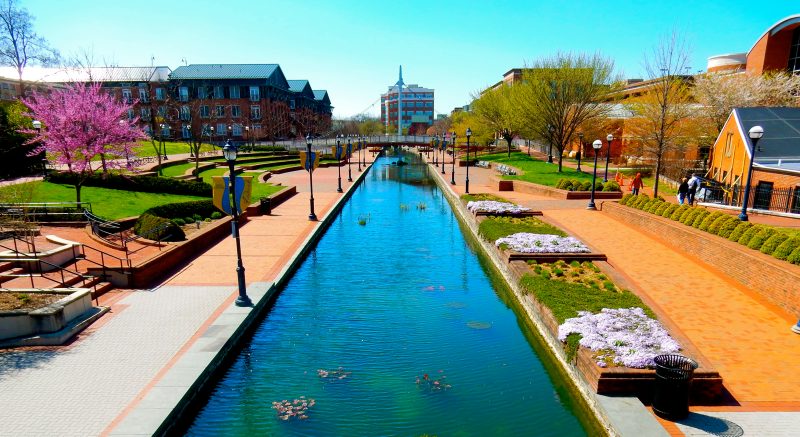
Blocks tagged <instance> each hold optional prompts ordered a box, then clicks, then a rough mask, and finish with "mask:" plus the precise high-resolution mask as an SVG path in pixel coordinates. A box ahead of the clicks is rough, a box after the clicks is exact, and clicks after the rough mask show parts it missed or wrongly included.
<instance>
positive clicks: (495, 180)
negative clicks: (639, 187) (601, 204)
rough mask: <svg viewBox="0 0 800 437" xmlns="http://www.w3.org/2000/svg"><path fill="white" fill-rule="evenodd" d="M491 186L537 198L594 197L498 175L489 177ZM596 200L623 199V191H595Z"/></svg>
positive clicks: (587, 192) (580, 192)
mask: <svg viewBox="0 0 800 437" xmlns="http://www.w3.org/2000/svg"><path fill="white" fill-rule="evenodd" d="M489 182H490V183H491V184H497V190H498V191H516V192H519V193H528V194H535V195H537V196H546V197H552V198H554V199H568V200H574V199H589V198H591V196H592V192H591V191H567V190H560V189H558V188H554V187H548V186H546V185H540V184H534V183H532V182H525V181H520V180H516V179H500V178H499V177H498V175H491V176H489ZM594 198H595V200H614V199H621V198H622V192H621V191H595V192H594Z"/></svg>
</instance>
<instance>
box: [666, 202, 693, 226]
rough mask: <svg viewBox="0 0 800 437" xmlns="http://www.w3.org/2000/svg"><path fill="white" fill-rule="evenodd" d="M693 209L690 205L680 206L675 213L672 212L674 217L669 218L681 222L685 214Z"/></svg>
mask: <svg viewBox="0 0 800 437" xmlns="http://www.w3.org/2000/svg"><path fill="white" fill-rule="evenodd" d="M690 208H691V207H690V206H689V205H678V207H677V208H676V209H675V211H673V212H672V215H671V216H669V218H670V219H672V220H675V221H676V222H679V221H681V218H682V217H683V215H684V214H686V213H688V212H689V209H690Z"/></svg>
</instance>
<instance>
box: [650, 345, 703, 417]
mask: <svg viewBox="0 0 800 437" xmlns="http://www.w3.org/2000/svg"><path fill="white" fill-rule="evenodd" d="M653 360H654V361H655V363H656V380H655V385H654V387H653V411H655V413H656V414H658V415H659V416H661V417H663V418H665V419H669V420H680V419H685V418H686V416H688V415H689V386H690V385H691V383H692V374H693V373H694V370H695V369H697V362H695V361H694V360H692V359H691V358H686V357H684V356H682V355H659V356H657V357H655V358H654V359H653Z"/></svg>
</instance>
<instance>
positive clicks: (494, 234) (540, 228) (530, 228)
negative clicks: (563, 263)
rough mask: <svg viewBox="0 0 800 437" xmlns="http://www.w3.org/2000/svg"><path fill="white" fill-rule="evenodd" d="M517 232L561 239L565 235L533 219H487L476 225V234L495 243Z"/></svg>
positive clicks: (553, 227) (559, 230)
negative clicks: (554, 236)
mask: <svg viewBox="0 0 800 437" xmlns="http://www.w3.org/2000/svg"><path fill="white" fill-rule="evenodd" d="M518 232H528V233H531V234H552V235H560V236H562V237H564V236H566V235H567V234H565V233H564V231H562V230H561V229H558V228H556V227H555V226H551V225H549V224H547V223H545V222H543V221H541V220H539V219H537V218H535V217H519V218H517V217H489V218H487V219H485V220H483V221H481V224H480V225H478V233H479V234H480V235H481V236H482V237H483V238H485V239H487V240H489V241H495V240H497V239H498V238H502V237H505V236H508V235H511V234H516V233H518Z"/></svg>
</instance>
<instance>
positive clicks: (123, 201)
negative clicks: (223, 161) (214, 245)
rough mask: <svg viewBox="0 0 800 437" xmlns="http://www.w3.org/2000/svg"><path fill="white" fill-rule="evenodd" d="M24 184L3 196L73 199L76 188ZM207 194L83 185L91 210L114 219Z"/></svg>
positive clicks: (35, 199)
mask: <svg viewBox="0 0 800 437" xmlns="http://www.w3.org/2000/svg"><path fill="white" fill-rule="evenodd" d="M20 185H22V186H13V185H11V186H6V187H2V188H0V196H10V195H11V193H13V192H15V191H16V192H19V191H25V192H27V190H31V191H30V193H31V197H30V200H26V201H28V202H74V201H75V187H73V186H72V185H62V184H54V183H50V182H41V181H39V182H28V183H26V184H20ZM203 199H207V198H206V197H198V196H182V195H176V194H158V193H144V192H138V191H124V190H111V189H108V188H99V187H83V188H81V201H82V202H91V203H92V212H94V214H96V215H99V216H100V217H103V218H106V219H110V220H115V219H119V218H122V217H131V216H135V215H139V214H141V213H142V212H143V211H144V210H146V209H148V208H152V207H154V206H158V205H163V204H165V203H174V202H188V201H190V200H203Z"/></svg>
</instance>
